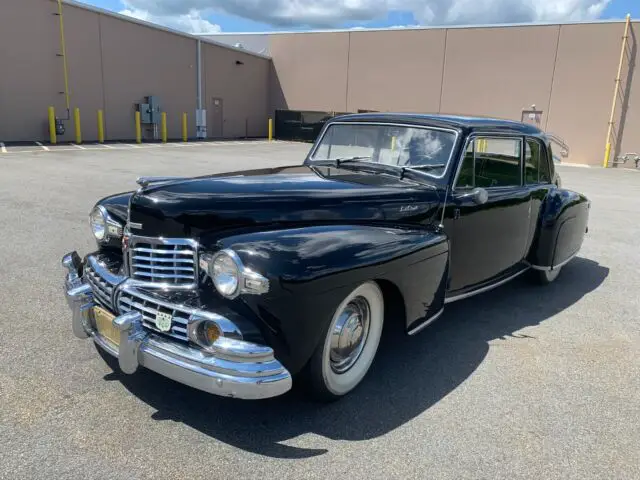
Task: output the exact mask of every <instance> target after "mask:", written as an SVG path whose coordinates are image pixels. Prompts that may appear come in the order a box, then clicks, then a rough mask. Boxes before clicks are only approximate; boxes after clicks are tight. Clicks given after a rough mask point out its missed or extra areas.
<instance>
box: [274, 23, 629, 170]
mask: <svg viewBox="0 0 640 480" xmlns="http://www.w3.org/2000/svg"><path fill="white" fill-rule="evenodd" d="M637 25H638V24H636V28H635V30H634V31H635V32H637V31H638V30H639V28H638V26H637ZM623 31H624V23H623V22H614V23H604V22H603V23H593V24H569V25H536V26H518V27H507V26H505V27H476V28H449V29H418V30H408V31H395V30H390V31H389V30H387V31H371V32H358V31H353V32H344V33H342V32H341V33H336V32H331V33H298V34H278V35H272V36H271V40H270V47H269V51H270V53H271V55H272V56H273V67H272V68H273V72H272V74H271V76H270V80H271V87H270V93H269V95H270V99H271V100H270V105H271V109H275V108H289V109H295V110H320V111H332V110H337V111H341V110H342V109H344V108H345V107H346V111H352V112H355V111H357V110H358V109H371V110H380V111H409V112H415V111H418V112H441V113H458V114H471V115H485V116H496V117H502V118H508V119H514V120H520V119H521V118H522V110H523V109H525V108H529V107H530V106H531V105H533V104H535V105H536V108H537V109H538V110H542V111H543V112H544V113H543V117H542V123H541V127H542V128H548V130H549V131H550V132H552V133H554V134H556V135H558V136H560V137H562V138H564V139H565V140H566V141H567V143H568V144H569V146H570V147H571V155H570V158H569V159H567V160H566V161H570V162H576V163H588V164H593V165H599V164H601V163H602V157H603V153H604V143H605V136H606V129H607V122H608V121H609V112H610V108H611V98H612V94H613V79H614V78H615V75H616V69H617V65H618V60H619V55H620V45H621V37H622V34H623ZM630 55H631V54H630ZM632 56H634V57H635V58H636V64H638V63H640V60H638V58H640V57H638V50H637V48H636V49H635V50H634V51H633V55H632ZM628 63H629V62H627V61H626V62H625V70H624V72H627V71H628ZM345 72H346V73H345ZM626 78H627V77H626V76H625V77H624V79H623V87H624V89H625V90H624V91H625V93H624V95H625V96H626V97H625V98H627V100H626V107H625V108H622V106H623V105H622V104H623V103H625V102H624V101H623V99H622V98H621V100H620V101H619V104H618V111H617V113H618V115H617V116H616V123H617V125H620V120H624V122H623V125H624V128H623V129H622V133H623V134H624V136H623V137H621V136H619V138H620V141H619V142H616V141H614V152H613V155H615V154H616V153H617V151H618V150H619V151H621V152H627V151H640V136H639V135H634V134H633V132H634V131H635V132H637V131H639V129H640V73H638V72H634V74H633V75H632V77H631V81H630V82H629V85H628V86H627V85H626ZM634 92H635V96H634ZM343 99H346V101H345V100H343ZM623 111H624V112H626V115H625V116H624V117H620V114H621V112H623ZM614 140H615V139H614ZM616 145H618V146H619V147H620V148H619V149H618V150H616V148H615V147H616Z"/></svg>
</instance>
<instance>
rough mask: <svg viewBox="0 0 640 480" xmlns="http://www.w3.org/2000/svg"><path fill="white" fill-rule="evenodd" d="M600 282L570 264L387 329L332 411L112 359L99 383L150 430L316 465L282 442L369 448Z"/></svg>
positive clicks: (592, 271)
mask: <svg viewBox="0 0 640 480" xmlns="http://www.w3.org/2000/svg"><path fill="white" fill-rule="evenodd" d="M608 274H609V269H608V268H606V267H603V266H600V265H599V264H598V263H596V262H593V261H591V260H587V259H584V258H581V257H577V258H575V259H574V260H573V261H572V262H570V263H569V264H568V265H567V266H566V267H565V268H564V269H563V271H562V273H561V275H560V276H559V277H558V279H557V280H556V282H554V283H553V284H551V285H548V286H545V287H537V286H535V285H534V286H532V285H531V284H530V283H529V282H527V280H526V279H525V278H523V277H524V276H523V277H521V278H518V279H516V280H514V281H513V282H511V283H509V284H507V285H504V286H502V287H500V288H498V289H496V290H493V291H491V292H487V293H484V294H481V295H478V296H476V297H473V298H469V299H467V300H464V301H460V302H456V303H453V304H450V305H448V306H447V308H446V309H445V313H444V315H443V316H442V317H441V318H440V320H438V321H437V322H436V323H434V324H433V325H431V326H430V327H429V328H427V329H425V330H424V331H423V332H421V333H420V334H419V335H416V336H415V337H408V336H406V335H404V333H403V332H401V331H399V329H395V330H394V329H390V330H389V331H388V332H386V333H385V335H384V336H383V340H382V342H381V345H380V350H379V353H378V356H377V357H376V360H375V361H374V364H373V366H372V367H371V370H370V371H369V374H368V375H367V377H366V378H365V380H364V381H363V383H362V384H361V385H360V386H359V387H358V388H357V389H356V390H355V391H353V392H352V393H351V394H350V395H348V396H347V397H345V398H343V399H341V400H339V401H337V402H334V403H330V404H319V403H315V402H312V401H310V400H307V399H306V398H305V396H304V392H299V391H298V390H299V389H296V388H295V387H294V389H293V390H292V391H291V392H289V393H287V394H285V395H283V396H281V397H277V398H273V399H267V400H261V401H246V400H237V399H229V398H222V397H217V396H214V395H209V394H206V393H204V392H200V391H198V390H195V389H192V388H189V387H186V386H183V385H181V384H178V383H175V382H173V381H171V380H169V379H166V378H164V377H162V376H160V375H157V374H155V373H153V372H151V371H148V370H143V371H139V372H137V373H136V374H134V375H124V374H122V373H120V372H119V370H118V368H117V362H116V361H115V359H113V358H112V357H110V356H109V355H108V354H104V353H101V355H102V356H103V358H105V360H106V361H108V362H109V364H110V366H111V367H112V368H113V369H114V371H113V373H110V374H108V375H107V376H106V377H105V378H106V379H107V380H117V381H119V382H121V383H122V384H123V385H124V387H125V388H127V389H128V390H129V391H130V392H131V393H132V394H134V395H135V396H137V397H138V398H139V399H140V400H142V401H143V402H145V403H147V404H149V405H150V406H151V407H153V408H154V409H156V410H157V411H156V413H154V414H153V418H154V419H156V420H162V421H174V422H182V423H184V424H186V425H188V426H190V427H192V428H194V429H197V430H199V431H200V432H202V433H204V434H206V435H208V436H211V437H213V438H215V439H217V440H219V441H221V442H224V443H227V444H229V445H232V446H235V447H237V448H241V449H243V450H246V451H249V452H253V453H257V454H261V455H265V456H269V457H275V458H306V457H312V456H316V455H322V454H323V453H326V452H327V450H325V449H314V448H302V447H296V446H292V445H287V444H286V443H283V442H287V443H292V444H295V443H297V441H296V440H295V439H296V437H298V436H300V435H303V434H306V433H313V434H316V435H321V436H324V437H327V438H330V439H334V440H347V441H357V440H367V439H371V438H375V437H378V436H380V435H384V434H386V433H388V432H390V431H392V430H394V429H396V428H398V427H400V426H402V425H404V424H405V423H406V422H408V421H410V420H411V419H413V418H414V417H416V416H418V415H420V414H421V413H423V412H424V411H425V410H427V409H428V408H430V407H431V406H432V405H434V404H435V403H437V402H438V401H439V400H440V399H442V398H444V397H445V396H446V395H448V394H449V393H451V392H452V391H453V390H454V389H456V387H457V386H458V385H460V384H461V383H462V382H464V381H465V380H466V379H467V378H468V377H469V376H470V375H471V374H472V373H473V372H474V371H475V370H476V369H477V368H478V366H479V365H480V364H481V363H482V361H483V359H484V358H485V356H486V355H487V352H488V350H489V342H491V341H492V340H496V339H501V338H507V337H526V336H524V335H519V334H518V333H517V332H518V331H519V330H521V329H523V328H525V327H528V326H533V325H538V324H540V323H541V322H543V321H547V320H549V321H553V318H552V317H553V316H554V315H556V314H558V313H559V312H562V311H563V310H565V309H567V308H569V307H571V306H572V305H573V304H575V303H576V302H578V301H579V300H580V299H581V298H582V297H583V296H585V295H587V294H588V293H590V292H591V291H593V290H595V289H596V288H597V287H598V286H599V285H601V284H602V282H603V281H604V279H605V278H606V277H607V275H608ZM505 381H508V379H506V380H505ZM294 383H295V381H294ZM305 442H308V439H305Z"/></svg>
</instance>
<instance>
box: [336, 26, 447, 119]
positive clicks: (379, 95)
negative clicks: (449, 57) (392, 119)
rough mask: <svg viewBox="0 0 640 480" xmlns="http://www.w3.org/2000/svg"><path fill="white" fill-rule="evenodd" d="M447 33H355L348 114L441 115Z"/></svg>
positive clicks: (431, 31) (428, 31)
mask: <svg viewBox="0 0 640 480" xmlns="http://www.w3.org/2000/svg"><path fill="white" fill-rule="evenodd" d="M445 33H446V30H444V29H442V30H407V31H389V32H385V34H384V35H381V34H380V33H378V32H353V33H351V42H350V49H349V69H348V74H349V77H348V79H349V82H348V101H347V111H358V109H363V110H386V109H395V110H400V111H408V112H436V111H438V108H439V101H440V89H441V85H442V68H443V61H444V42H445Z"/></svg>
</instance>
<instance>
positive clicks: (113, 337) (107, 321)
mask: <svg viewBox="0 0 640 480" xmlns="http://www.w3.org/2000/svg"><path fill="white" fill-rule="evenodd" d="M93 318H94V319H95V321H96V329H97V330H98V333H99V334H100V335H101V336H103V337H104V338H106V339H107V340H109V341H110V342H111V343H113V344H114V345H120V330H118V329H117V328H116V327H114V326H113V319H114V318H115V315H112V314H111V313H109V312H108V311H106V310H105V309H104V308H101V307H97V306H96V307H93Z"/></svg>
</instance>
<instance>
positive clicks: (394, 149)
mask: <svg viewBox="0 0 640 480" xmlns="http://www.w3.org/2000/svg"><path fill="white" fill-rule="evenodd" d="M391 151H392V152H395V151H396V137H395V136H393V137H391Z"/></svg>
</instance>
